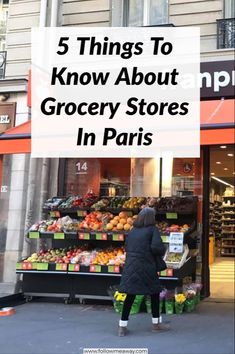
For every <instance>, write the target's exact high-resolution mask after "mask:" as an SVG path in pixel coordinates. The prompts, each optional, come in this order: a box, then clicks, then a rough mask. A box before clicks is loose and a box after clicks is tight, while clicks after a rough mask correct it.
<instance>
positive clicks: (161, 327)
mask: <svg viewBox="0 0 235 354" xmlns="http://www.w3.org/2000/svg"><path fill="white" fill-rule="evenodd" d="M169 329H170V326H169V325H168V324H164V323H153V325H152V332H159V331H169Z"/></svg>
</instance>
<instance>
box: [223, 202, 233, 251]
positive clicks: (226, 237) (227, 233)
mask: <svg viewBox="0 0 235 354" xmlns="http://www.w3.org/2000/svg"><path fill="white" fill-rule="evenodd" d="M229 201H230V204H229V203H228V202H229ZM222 208H223V212H222V219H221V222H222V232H221V235H222V238H221V256H230V257H234V256H235V196H234V195H233V196H223V204H222Z"/></svg>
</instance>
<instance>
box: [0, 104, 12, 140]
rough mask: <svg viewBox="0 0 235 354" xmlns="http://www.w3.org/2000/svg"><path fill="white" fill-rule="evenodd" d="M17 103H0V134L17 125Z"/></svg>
mask: <svg viewBox="0 0 235 354" xmlns="http://www.w3.org/2000/svg"><path fill="white" fill-rule="evenodd" d="M15 113H16V103H0V134H1V133H4V132H5V131H6V130H8V129H10V128H12V127H14V125H15Z"/></svg>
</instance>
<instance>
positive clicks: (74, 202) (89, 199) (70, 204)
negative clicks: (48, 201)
mask: <svg viewBox="0 0 235 354" xmlns="http://www.w3.org/2000/svg"><path fill="white" fill-rule="evenodd" d="M97 200H98V196H97V195H96V194H94V193H93V192H88V193H87V194H85V195H84V197H81V196H70V197H68V198H67V199H66V200H65V201H64V202H63V203H61V204H60V206H59V208H58V209H59V210H64V209H72V208H80V209H85V208H89V207H91V206H92V204H94V203H95V202H96V201H97Z"/></svg>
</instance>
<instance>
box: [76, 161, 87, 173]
mask: <svg viewBox="0 0 235 354" xmlns="http://www.w3.org/2000/svg"><path fill="white" fill-rule="evenodd" d="M87 172H88V166H87V162H86V161H83V162H78V163H76V175H86V174H87Z"/></svg>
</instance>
